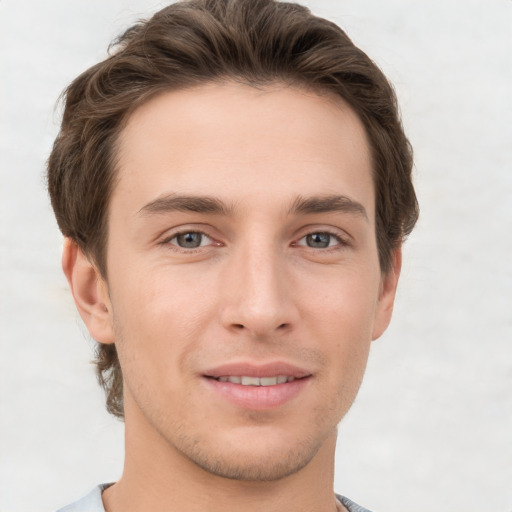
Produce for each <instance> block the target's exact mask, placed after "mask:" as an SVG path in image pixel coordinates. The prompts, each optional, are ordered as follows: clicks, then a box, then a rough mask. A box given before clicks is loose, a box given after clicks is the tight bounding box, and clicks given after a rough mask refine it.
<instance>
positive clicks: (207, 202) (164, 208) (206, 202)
mask: <svg viewBox="0 0 512 512" xmlns="http://www.w3.org/2000/svg"><path fill="white" fill-rule="evenodd" d="M173 211H179V212H195V213H212V214H216V215H228V214H229V213H230V212H231V211H232V208H231V207H229V206H228V205H226V204H225V203H224V202H223V201H221V200H220V199H217V198H215V197H209V196H189V195H178V194H166V195H163V196H160V197H157V198H156V199H155V200H153V201H150V202H149V203H147V204H145V205H144V206H143V207H142V208H141V209H140V210H139V211H138V213H139V214H140V215H148V214H158V213H167V212H173Z"/></svg>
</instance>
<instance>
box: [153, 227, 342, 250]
mask: <svg viewBox="0 0 512 512" xmlns="http://www.w3.org/2000/svg"><path fill="white" fill-rule="evenodd" d="M188 234H199V235H201V237H206V238H208V239H210V240H211V242H213V243H209V244H207V245H199V246H197V247H189V248H187V247H181V246H180V245H178V244H177V243H172V241H173V240H174V239H177V238H178V237H179V236H182V235H188ZM312 235H327V236H329V237H331V238H334V240H335V241H336V244H335V245H334V246H330V245H328V246H327V247H311V246H308V245H306V244H301V243H299V242H301V241H302V240H304V239H306V238H307V237H308V236H312ZM202 242H203V240H201V242H200V243H201V244H202ZM330 242H331V240H329V243H330ZM161 244H162V245H165V246H167V247H169V246H170V248H171V249H172V250H175V251H182V252H186V253H188V254H193V253H195V252H198V251H201V250H204V248H205V247H208V246H211V245H214V246H221V245H222V243H220V242H217V241H216V240H215V239H214V238H213V237H212V236H210V235H209V234H208V233H205V232H204V231H201V230H198V229H190V230H183V231H179V232H177V233H173V234H172V235H171V236H169V237H167V238H165V239H164V240H163V241H162V242H161ZM349 245H350V244H349V242H348V241H347V240H346V239H345V238H343V237H341V236H340V235H339V234H337V233H333V232H332V231H329V230H319V231H311V232H309V233H306V234H305V235H303V236H302V237H301V238H299V239H298V240H297V241H295V242H293V243H292V246H293V247H305V248H307V249H312V250H318V251H322V252H327V251H336V250H341V249H344V248H345V247H347V246H349Z"/></svg>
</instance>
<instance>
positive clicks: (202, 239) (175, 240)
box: [169, 231, 213, 249]
mask: <svg viewBox="0 0 512 512" xmlns="http://www.w3.org/2000/svg"><path fill="white" fill-rule="evenodd" d="M212 242H213V240H212V239H211V238H210V237H209V236H208V235H205V234H204V233H201V232H200V231H186V232H184V233H178V234H176V235H174V236H173V237H172V238H170V239H169V243H170V244H172V245H177V246H178V247H181V248H182V249H197V248H198V247H203V246H205V245H209V244H211V243H212Z"/></svg>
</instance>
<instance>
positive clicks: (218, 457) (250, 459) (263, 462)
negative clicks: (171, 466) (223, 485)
mask: <svg viewBox="0 0 512 512" xmlns="http://www.w3.org/2000/svg"><path fill="white" fill-rule="evenodd" d="M258 437H260V439H258ZM180 441H181V442H180V445H181V446H179V447H178V449H180V451H181V452H182V454H184V455H185V456H186V457H187V458H188V459H189V460H190V461H191V462H192V463H194V464H195V465H196V466H199V467H200V468H201V469H203V470H204V471H206V472H208V473H209V474H212V475H215V476H219V477H222V478H227V479H231V480H238V481H245V482H272V481H278V480H282V479H284V478H286V477H289V476H291V475H293V474H295V473H298V472H299V471H300V470H302V469H303V468H304V467H305V466H307V465H308V464H309V463H310V462H311V461H312V460H313V459H314V458H315V456H316V455H317V454H318V452H319V451H320V450H321V448H322V446H323V445H324V444H325V441H326V439H325V438H323V439H318V438H317V439H306V440H302V441H300V442H297V440H295V442H294V440H293V439H290V437H288V439H285V440H282V439H281V440H280V441H278V440H277V439H275V440H274V443H272V442H269V436H265V435H262V436H253V438H252V441H251V442H247V441H246V442H245V443H243V444H240V443H239V444H235V441H231V442H220V441H219V442H217V443H215V446H216V447H218V446H222V447H223V449H222V450H221V451H219V450H218V449H211V450H210V449H208V448H209V447H211V446H212V445H213V443H212V444H210V445H209V444H208V443H193V442H191V441H192V440H190V439H188V440H187V439H183V438H182V439H181V440H180ZM259 441H260V442H259ZM285 443H286V445H285Z"/></svg>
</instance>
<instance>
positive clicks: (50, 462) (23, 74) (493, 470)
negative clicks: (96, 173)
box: [0, 0, 512, 512]
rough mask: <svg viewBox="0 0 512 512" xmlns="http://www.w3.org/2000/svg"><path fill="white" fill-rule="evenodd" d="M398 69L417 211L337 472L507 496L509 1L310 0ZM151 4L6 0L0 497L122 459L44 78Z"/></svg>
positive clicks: (441, 493)
mask: <svg viewBox="0 0 512 512" xmlns="http://www.w3.org/2000/svg"><path fill="white" fill-rule="evenodd" d="M307 4H308V5H309V6H310V7H311V8H312V9H313V10H314V11H315V12H316V13H317V14H320V15H323V16H326V17H329V18H331V19H333V20H334V21H336V22H337V23H338V24H340V25H341V26H342V27H343V28H344V29H345V30H346V31H347V32H348V34H349V35H350V36H351V37H352V39H353V40H354V41H355V42H356V44H358V45H359V46H361V47H362V48H363V49H364V50H365V51H366V52H367V53H369V55H370V56H371V57H372V58H374V60H376V61H377V63H378V64H379V65H380V66H381V67H382V68H383V69H384V71H385V72H386V73H387V74H388V76H389V77H390V78H391V80H392V81H393V82H394V84H395V86H396V88H397V91H398V95H399V98H400V102H401V106H402V111H403V116H404V123H405V126H406V130H407V133H408V135H409V137H410V139H411V141H412V143H413V145H414V148H415V154H416V167H415V175H416V184H417V189H418V195H419V200H420V203H421V210H422V213H421V219H420V221H419V224H418V226H417V228H416V231H415V232H414V234H413V236H412V237H411V238H410V240H409V242H408V243H407V245H406V249H405V268H404V272H403V276H402V280H401V287H400V292H399V296H398V302H397V306H396V311H395V318H394V320H393V323H392V325H391V327H390V329H389V331H388V332H387V333H386V335H385V336H384V337H383V338H381V340H379V341H377V342H375V344H374V346H373V351H372V354H371V357H370V363H369V366H368V371H367V375H366V380H365V383H364V384H363V387H362V389H361V392H360V395H359V397H358V399H357V400H356V403H355V405H354V407H353V409H352V410H351V412H350V413H349V414H348V416H347V417H346V419H345V420H344V421H343V423H342V425H341V428H340V441H339V446H338V452H337V472H336V489H337V491H338V492H341V493H343V494H345V495H347V496H349V497H351V498H352V499H354V500H356V501H359V502H361V504H363V505H365V506H367V507H368V508H370V509H372V510H375V511H381V512H386V511H388V512H408V511H415V512H427V511H431V510H439V511H441V510H442V511H444V512H459V511H465V512H477V511H478V512H481V511H484V510H485V511H491V510H492V511H497V512H498V511H504V512H511V511H512V257H511V254H512V194H511V192H512V167H511V164H512V92H511V91H512V2H511V1H510V0H486V1H483V0H481V1H476V0H465V1H461V0H443V1H442V2H441V1H427V0H423V1H416V2H412V1H410V0H409V1H407V0H386V1H385V2H384V1H382V0H357V1H356V0H346V1H345V0H343V1H334V0H330V1H329V0H324V1H321V0H311V1H309V2H307ZM159 5H161V3H158V2H155V1H143V0H138V1H136V0H129V1H126V0H124V1H121V0H108V1H105V0H101V1H100V0H88V1H69V0H46V1H37V0H30V1H28V0H0V59H1V60H0V91H1V94H0V98H1V105H0V109H1V110H0V112H1V125H0V130H1V131H0V149H1V153H0V155H1V161H0V165H1V168H0V169H1V175H0V176H1V182H0V236H1V240H0V241H1V253H0V271H1V274H0V336H1V342H0V511H1V512H20V511H21V512H25V511H36V510H37V511H50V510H52V509H55V508H57V507H58V506H60V505H64V504H65V503H66V502H69V501H72V500H74V499H76V498H78V497H79V496H81V495H82V494H84V493H85V492H87V491H88V490H89V489H90V488H92V487H93V486H94V485H96V484H97V483H99V482H106V481H112V480H115V479H116V478H118V476H119V475H120V471H121V467H122V457H123V455H122V453H123V440H122V424H121V423H119V422H118V421H116V420H115V419H113V418H110V417H109V416H108V415H107V413H106V412H104V407H103V401H104V400H103V394H102V392H101V390H100V389H99V388H98V387H97V385H96V383H95V378H94V372H93V367H92V365H90V364H89V361H90V360H91V359H92V357H93V354H92V346H93V344H92V342H91V341H90V340H88V337H87V335H86V333H85V329H84V328H83V327H82V326H81V324H80V321H79V319H78V315H77V314H76V313H75V310H74V305H73V304H72V301H71V297H70V294H69V292H68V291H67V287H66V283H65V281H64V278H63V276H62V275H61V271H60V249H61V236H60V234H59V232H58V230H57V228H56V223H55V221H54V219H53V216H52V212H51V209H50V206H49V200H48V198H47V195H46V192H45V187H44V178H43V175H44V163H45V159H46V158H47V156H48V154H49V151H50V146H51V143H52V141H53V138H54V137H55V134H56V131H57V126H58V122H59V115H58V111H57V112H56V111H54V105H55V101H56V98H57V96H58V95H59V93H60V92H61V90H62V89H63V88H64V87H65V86H66V85H67V83H69V81H71V80H72V79H73V78H74V77H75V76H76V75H77V74H78V73H80V72H81V71H82V70H84V69H85V68H86V67H88V66H90V65H92V64H94V63H95V62H96V61H97V60H99V59H101V58H103V57H104V56H105V51H106V47H107V44H108V43H109V41H110V40H111V39H112V38H113V37H114V36H115V35H117V34H119V33H120V32H121V30H122V29H124V28H125V27H126V26H128V25H129V24H130V23H131V22H132V21H133V20H135V19H137V18H140V17H144V16H146V15H147V14H148V13H150V12H153V11H154V10H155V9H156V8H157V7H158V6H159Z"/></svg>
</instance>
